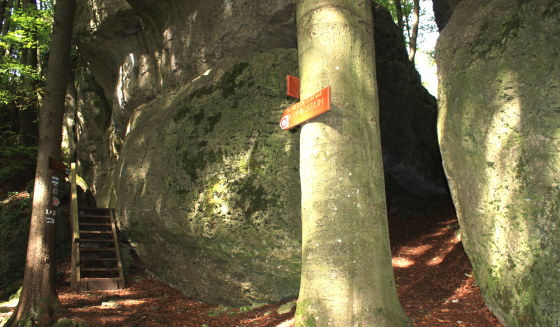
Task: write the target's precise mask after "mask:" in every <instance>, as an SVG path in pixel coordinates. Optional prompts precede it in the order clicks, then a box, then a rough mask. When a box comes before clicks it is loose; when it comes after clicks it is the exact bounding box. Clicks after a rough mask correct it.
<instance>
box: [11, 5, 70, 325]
mask: <svg viewBox="0 0 560 327" xmlns="http://www.w3.org/2000/svg"><path fill="white" fill-rule="evenodd" d="M75 7H76V0H59V1H57V4H56V6H55V20H54V24H53V33H52V38H51V43H50V49H51V55H50V58H49V70H48V73H47V77H46V86H45V97H44V102H43V108H42V110H41V113H40V124H39V135H40V137H39V148H38V154H37V169H36V173H35V189H34V196H33V211H32V214H31V224H30V230H29V243H28V247H27V259H26V263H25V273H24V279H23V289H22V292H21V297H20V300H19V303H18V306H17V308H16V310H15V311H14V313H13V314H12V317H11V318H10V320H9V322H8V323H7V324H6V326H8V327H16V326H18V325H20V324H23V325H26V323H28V322H32V323H33V324H36V325H39V326H50V325H51V324H52V318H53V311H55V310H57V309H58V308H59V301H58V297H57V295H56V289H55V278H54V277H55V260H54V259H55V258H54V256H55V252H54V223H52V222H54V221H53V220H49V219H47V218H54V217H53V215H51V213H50V210H51V209H52V207H51V204H52V196H53V194H52V193H53V188H52V186H51V173H50V171H49V157H55V156H56V154H59V153H60V142H61V138H62V117H63V113H64V96H65V92H66V83H67V77H68V75H69V72H68V70H69V69H70V44H71V38H72V24H73V21H74V11H75ZM48 210H49V211H48ZM47 213H48V214H47Z"/></svg>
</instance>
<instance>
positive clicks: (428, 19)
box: [373, 0, 437, 53]
mask: <svg viewBox="0 0 560 327" xmlns="http://www.w3.org/2000/svg"><path fill="white" fill-rule="evenodd" d="M373 1H374V2H376V3H378V4H380V5H382V6H383V7H385V8H386V9H387V10H388V11H389V12H390V13H391V16H392V17H393V21H394V22H395V24H397V25H398V19H397V9H396V4H395V0H373ZM401 6H402V14H403V25H404V31H403V35H404V38H405V42H406V45H407V48H408V43H409V33H408V32H407V31H409V30H410V29H411V28H412V15H413V7H414V4H413V2H412V0H401ZM431 6H432V1H431V0H420V23H419V26H418V45H419V47H418V49H419V50H426V52H429V53H430V52H433V50H428V49H421V47H420V46H421V44H422V43H423V42H424V41H426V36H427V35H429V34H431V33H435V32H437V25H436V22H435V17H434V15H433V13H432V10H431V9H429V8H431Z"/></svg>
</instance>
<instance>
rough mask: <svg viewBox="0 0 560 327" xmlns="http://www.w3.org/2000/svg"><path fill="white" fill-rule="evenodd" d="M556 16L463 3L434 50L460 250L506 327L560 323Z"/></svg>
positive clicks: (503, 1) (542, 6)
mask: <svg viewBox="0 0 560 327" xmlns="http://www.w3.org/2000/svg"><path fill="white" fill-rule="evenodd" d="M559 19H560V4H559V3H558V2H557V1H552V0H549V1H538V2H537V1H507V0H494V1H490V2H488V1H482V0H463V1H461V3H460V4H459V5H458V6H457V7H456V8H455V11H454V13H453V17H452V18H451V20H450V21H449V23H448V25H447V26H446V27H445V29H444V31H443V33H442V34H441V36H440V39H439V41H438V47H437V52H436V53H437V58H436V59H437V63H438V72H439V78H440V85H441V89H440V113H439V123H438V130H439V138H440V147H441V149H442V155H443V158H444V166H445V170H446V173H447V177H448V180H449V183H450V188H451V191H452V195H453V199H454V202H455V206H456V208H457V212H458V216H459V222H460V225H461V231H462V241H463V244H464V247H465V251H466V252H467V254H468V256H469V258H470V260H471V263H472V265H473V270H474V274H475V278H476V280H477V282H478V284H479V285H480V287H481V290H482V294H483V296H484V297H485V299H486V303H487V305H488V306H489V307H490V308H491V310H492V311H493V312H494V313H495V314H496V316H497V317H498V318H499V319H500V320H501V321H502V322H503V323H504V324H505V325H507V326H554V324H555V323H557V322H558V321H559V320H560V280H559V279H558V274H559V273H560V252H559V251H558V250H557V249H558V248H559V247H560V156H559V153H560V142H559V140H560V138H559V135H560V128H559V126H560V115H559V113H560V106H559V104H560V92H558V90H559V89H560V83H559V81H558V78H557V76H560V65H559V64H558V62H559V58H560V57H559V53H560V52H559V51H558V46H557V45H558V43H559V42H560V38H559V35H560V34H559V32H560V30H559V28H558V26H559V25H558V20H559Z"/></svg>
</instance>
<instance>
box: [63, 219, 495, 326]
mask: <svg viewBox="0 0 560 327" xmlns="http://www.w3.org/2000/svg"><path fill="white" fill-rule="evenodd" d="M415 218H416V219H391V221H392V223H391V226H390V227H391V228H390V230H391V244H392V252H393V268H394V271H395V279H396V283H397V287H398V295H399V298H400V301H401V303H402V305H403V308H404V310H405V312H406V314H407V315H408V317H409V318H410V319H411V320H412V321H413V323H414V326H429V327H440V326H465V327H466V326H470V327H500V326H501V325H500V324H499V323H498V321H497V319H496V318H495V317H494V315H493V314H492V313H491V312H490V311H489V310H488V309H487V308H486V306H485V305H484V301H483V299H482V297H481V295H480V290H479V288H478V286H477V285H476V282H475V281H474V279H473V277H472V269H471V266H470V263H469V261H468V259H467V257H466V255H465V253H464V251H463V247H462V245H461V242H460V239H459V236H458V234H459V233H458V230H457V229H458V225H457V220H456V218H454V215H453V214H449V215H439V216H433V215H431V216H427V217H415ZM59 271H62V272H64V274H63V275H62V276H63V277H62V278H61V280H62V282H61V283H60V284H61V285H59V286H58V294H59V298H60V300H61V302H62V305H63V306H64V308H65V309H66V310H67V312H66V316H67V317H71V318H73V319H77V320H81V321H84V322H87V324H88V326H90V327H100V326H104V327H105V326H106V327H108V326H123V327H124V326H126V327H160V326H161V327H164V326H165V327H172V326H177V327H191V326H193V327H194V326H196V327H234V326H260V327H264V326H270V327H288V326H291V323H292V321H293V316H294V311H295V301H296V299H288V300H285V301H282V302H279V303H275V304H269V305H264V306H260V307H241V308H231V307H225V306H216V305H211V304H207V303H202V302H199V301H196V300H193V299H190V298H187V297H185V296H184V295H183V294H182V293H181V292H180V291H178V290H176V289H174V288H172V287H171V286H169V285H167V284H165V283H163V282H161V281H158V280H156V279H154V278H152V277H151V276H150V274H149V273H148V272H146V271H145V269H144V268H143V267H142V264H141V262H140V261H138V260H137V261H135V262H134V263H133V264H132V266H131V268H130V270H129V273H128V275H127V277H126V285H127V286H126V288H125V289H123V290H118V291H90V292H82V293H77V292H75V291H72V290H71V289H70V287H69V285H68V281H69V264H68V263H65V264H63V265H61V266H60V267H59Z"/></svg>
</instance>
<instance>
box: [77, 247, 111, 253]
mask: <svg viewBox="0 0 560 327" xmlns="http://www.w3.org/2000/svg"><path fill="white" fill-rule="evenodd" d="M82 251H83V252H107V251H113V252H114V251H115V248H114V247H113V248H97V249H95V248H80V252H82Z"/></svg>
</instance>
